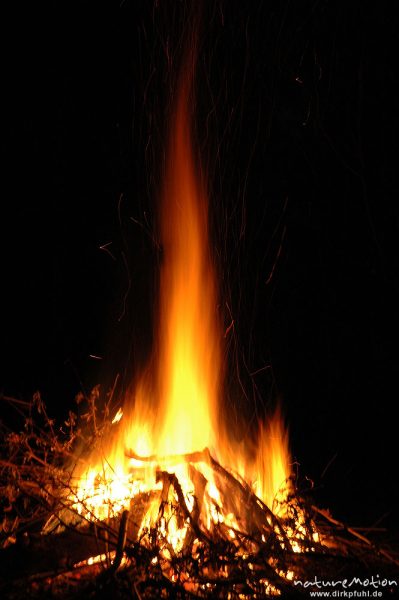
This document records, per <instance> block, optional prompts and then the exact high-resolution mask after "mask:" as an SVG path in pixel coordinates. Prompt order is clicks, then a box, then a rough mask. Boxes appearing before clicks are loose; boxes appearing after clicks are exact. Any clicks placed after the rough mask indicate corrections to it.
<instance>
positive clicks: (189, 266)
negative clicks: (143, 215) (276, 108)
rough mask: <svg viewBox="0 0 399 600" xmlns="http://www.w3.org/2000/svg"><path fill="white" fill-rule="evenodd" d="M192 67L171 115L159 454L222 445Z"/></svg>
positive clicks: (164, 214)
mask: <svg viewBox="0 0 399 600" xmlns="http://www.w3.org/2000/svg"><path fill="white" fill-rule="evenodd" d="M191 88H192V73H191V72H190V69H189V68H188V69H186V73H185V76H184V77H183V80H182V84H181V87H180V93H179V97H178V101H177V107H176V112H175V114H174V115H173V118H172V121H171V131H170V139H169V148H168V154H167V157H168V158H167V166H166V175H165V181H164V186H163V194H162V211H161V214H162V241H163V250H164V262H163V265H162V272H161V312H160V327H159V346H160V360H159V366H158V369H159V375H158V377H159V391H160V398H161V415H162V423H163V427H162V435H161V438H160V444H159V446H158V453H161V454H170V453H172V452H173V453H183V452H192V451H195V450H198V449H202V448H203V447H205V446H208V447H212V448H215V445H216V439H215V434H214V431H215V429H214V428H215V419H216V414H217V403H218V394H219V386H220V381H219V379H220V372H221V366H220V365H221V361H220V344H221V339H222V335H221V330H220V325H219V322H218V318H217V312H216V309H217V294H216V284H215V276H214V270H213V266H212V263H211V253H210V249H209V235H208V199H207V195H206V192H205V185H204V182H203V180H202V179H201V177H199V176H198V173H197V171H196V169H195V166H194V165H195V160H196V159H195V157H194V153H193V148H192V143H191V139H192V135H191V118H190V114H189V104H190V91H191Z"/></svg>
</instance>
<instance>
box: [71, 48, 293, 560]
mask: <svg viewBox="0 0 399 600" xmlns="http://www.w3.org/2000/svg"><path fill="white" fill-rule="evenodd" d="M193 74H194V58H193V54H192V55H190V59H189V60H188V61H187V62H186V66H185V68H184V69H183V70H182V76H181V78H180V84H179V88H178V95H177V99H176V103H175V109H174V111H173V114H172V116H171V119H170V124H169V138H168V146H167V159H166V165H165V174H164V180H163V185H162V189H161V197H160V205H161V206H160V217H161V232H160V233H161V240H162V246H163V255H162V265H161V275H160V277H161V281H160V302H159V315H158V323H157V334H156V341H157V353H156V355H154V357H153V358H154V360H153V362H152V363H151V366H152V367H153V370H151V369H149V371H148V372H147V374H146V376H143V377H142V379H141V381H139V383H138V385H137V386H136V390H135V394H134V396H135V398H134V402H131V399H130V398H128V399H127V402H126V405H127V406H125V407H124V414H123V417H122V414H121V413H120V412H118V414H117V415H115V417H114V419H113V425H112V428H113V435H111V436H109V437H108V438H106V439H105V440H104V443H103V447H102V448H101V449H98V448H97V449H96V451H95V452H93V453H92V456H91V457H90V458H89V468H86V469H83V472H81V473H79V474H77V475H78V480H79V483H78V485H77V488H76V490H75V491H74V493H73V495H72V497H71V503H72V506H73V507H74V508H77V510H78V511H79V512H81V513H84V514H85V515H86V518H91V517H92V516H95V517H97V518H106V517H107V516H110V513H112V514H115V512H117V511H120V510H121V509H122V508H123V507H129V506H130V502H131V500H132V498H134V497H135V496H136V495H137V494H140V493H141V492H148V491H150V492H152V493H153V496H154V499H153V500H152V501H151V503H150V506H149V508H148V510H147V511H146V513H145V515H144V516H143V518H142V520H141V528H140V531H142V530H144V529H146V528H147V529H150V528H151V527H153V526H154V523H158V525H157V526H159V527H161V525H160V520H159V512H160V502H161V503H162V506H163V504H164V503H165V500H167V499H168V498H169V497H170V494H172V496H173V493H172V492H170V490H169V491H165V489H166V490H168V489H169V488H168V487H167V486H166V488H163V487H162V486H163V484H162V482H161V481H160V480H159V477H157V468H158V475H159V472H160V471H163V472H165V471H167V472H168V473H169V474H171V473H173V474H175V475H176V476H177V477H178V480H179V482H180V485H181V489H182V490H183V493H184V495H185V499H186V501H187V505H188V506H189V510H194V508H193V507H194V506H195V505H196V500H195V498H196V497H197V496H198V495H199V493H201V494H202V496H203V499H204V501H203V502H201V503H200V504H201V508H199V506H200V505H199V504H198V505H197V508H196V509H195V510H199V511H202V512H201V515H200V516H201V522H202V523H203V526H204V527H206V528H210V527H212V523H213V524H215V523H219V522H222V521H223V522H224V523H225V524H227V523H229V524H230V525H233V526H234V527H237V528H238V527H239V525H238V521H237V520H236V517H237V518H238V520H240V515H236V514H233V512H234V511H235V510H236V508H237V507H239V505H240V503H239V502H238V500H237V501H236V500H232V499H231V498H229V499H226V496H225V497H224V498H225V499H224V500H223V493H225V492H223V493H222V490H220V489H218V487H217V478H216V479H215V478H214V477H213V473H212V469H211V468H210V461H209V458H208V459H207V456H208V457H209V454H207V453H206V452H201V450H203V449H204V448H208V449H209V450H210V451H211V453H212V454H213V453H215V454H216V456H217V457H218V458H219V459H220V458H222V459H223V462H224V464H225V466H226V467H227V468H229V469H230V471H234V472H235V473H236V474H238V475H237V476H238V478H239V479H240V480H241V481H243V480H245V482H246V483H245V485H247V486H249V487H251V486H252V489H253V490H254V491H255V492H256V494H257V495H258V496H259V498H261V499H263V501H264V502H265V503H266V504H267V505H268V506H269V508H271V509H272V508H273V503H274V501H275V500H277V503H279V502H281V501H282V500H284V494H283V495H282V496H281V495H278V490H279V489H280V487H281V486H282V485H284V482H285V481H286V479H287V478H288V476H289V474H290V467H289V452H288V439H287V434H286V432H285V429H284V426H283V422H282V420H281V417H280V415H279V414H276V415H275V417H274V418H273V419H272V421H271V423H270V425H269V426H268V427H262V426H261V428H260V434H259V439H258V448H257V450H256V451H254V444H253V442H252V441H248V440H247V441H244V442H243V443H241V444H240V445H237V443H236V442H235V441H234V440H231V439H230V440H229V435H228V428H227V426H226V423H224V424H220V423H218V422H217V421H218V418H219V396H220V388H221V380H222V375H221V374H222V366H221V365H222V361H221V343H222V339H223V336H222V335H221V326H220V322H219V318H218V314H217V306H218V293H217V285H216V276H215V267H214V265H213V263H212V257H211V250H210V232H209V223H208V196H207V193H206V184H205V180H204V178H203V175H202V172H201V169H200V168H199V167H198V165H199V160H198V157H197V156H196V154H195V151H194V149H193V143H192V140H193V125H192V116H193V115H192V114H191V113H192V106H193V102H192V95H193ZM154 365H155V368H154ZM149 382H150V383H149ZM221 427H222V429H221ZM126 450H129V451H128V452H127V453H126ZM190 453H196V456H197V458H196V459H195V462H196V468H197V469H199V473H200V476H199V478H198V473H197V480H196V482H194V481H193V477H192V472H193V469H190V465H188V464H187V462H186V461H188V460H191V459H188V458H187V455H188V454H190ZM173 455H174V458H173ZM177 455H179V456H180V457H181V461H180V463H179V460H176V456H177ZM182 455H185V458H184V457H182ZM255 456H256V458H255ZM198 457H199V458H198ZM198 463H200V464H201V466H199V464H198ZM157 465H158V467H157ZM194 471H195V469H194ZM190 473H191V474H190ZM238 485H239V486H240V485H241V484H238ZM198 486H199V488H200V489H198ZM240 489H241V488H240ZM242 489H244V488H242ZM246 489H247V490H248V489H249V488H248V487H247V488H246ZM201 490H202V492H201ZM160 494H161V496H160ZM165 495H166V496H165ZM164 496H165V497H164ZM189 498H191V500H190V499H189ZM190 507H191V508H190ZM229 507H230V508H229ZM163 510H164V509H162V512H163ZM232 511H233V512H232ZM172 512H173V511H172ZM88 515H89V517H88ZM200 516H198V518H200ZM173 523H174V525H173ZM162 527H164V528H165V522H163V525H162ZM162 527H161V528H162ZM173 528H174V533H173V535H172V529H173ZM167 529H168V533H167V534H165V535H167V536H168V541H169V543H170V544H172V546H173V547H174V548H181V545H182V544H183V543H185V542H184V539H185V534H186V529H185V528H184V527H181V525H178V524H177V521H176V517H175V516H173V515H172V516H171V517H170V519H169V522H168V527H167ZM233 536H234V534H233Z"/></svg>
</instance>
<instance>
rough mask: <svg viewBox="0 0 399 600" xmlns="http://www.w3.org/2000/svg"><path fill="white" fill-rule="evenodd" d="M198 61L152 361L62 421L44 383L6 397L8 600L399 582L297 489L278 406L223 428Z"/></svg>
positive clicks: (292, 592)
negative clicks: (125, 386) (12, 411)
mask: <svg viewBox="0 0 399 600" xmlns="http://www.w3.org/2000/svg"><path fill="white" fill-rule="evenodd" d="M194 66H195V56H194V53H189V58H188V59H186V62H185V64H184V65H183V67H182V68H181V73H180V77H179V82H178V87H177V91H176V94H175V105H174V110H173V114H172V117H171V119H170V122H169V132H168V139H169V143H168V152H167V159H166V167H165V173H164V180H163V183H162V186H161V191H160V211H159V215H160V239H161V243H162V251H163V257H162V265H161V273H160V299H159V306H158V315H157V328H156V340H155V343H154V346H155V350H154V353H153V356H152V359H151V361H150V364H149V366H148V368H147V369H146V371H145V373H144V374H143V375H142V376H141V377H139V378H138V379H137V381H136V382H135V384H134V386H132V390H131V392H130V393H129V394H127V395H126V397H125V398H123V399H121V398H119V395H118V393H117V390H118V379H116V380H115V385H114V387H113V389H112V390H111V391H110V392H108V393H106V394H103V393H102V392H101V390H100V388H99V387H97V388H95V389H94V390H93V391H92V393H91V394H90V395H89V397H86V398H84V397H79V398H77V403H78V407H77V408H75V409H74V411H71V412H70V413H69V415H68V418H66V419H65V422H64V423H63V424H62V426H61V427H60V426H56V425H55V423H54V422H53V421H52V419H51V418H50V416H49V415H48V414H47V411H46V407H45V406H44V403H43V402H42V400H41V398H40V395H39V394H36V395H35V396H34V398H33V400H32V402H23V401H20V400H15V399H13V398H7V397H3V401H8V402H9V403H11V404H12V405H13V406H14V407H15V408H16V409H17V410H19V411H20V413H21V415H22V417H23V428H22V429H21V430H20V431H19V432H18V433H16V432H13V431H9V430H6V429H5V428H4V430H3V432H2V433H3V448H2V456H3V458H2V460H1V463H0V465H1V486H2V488H1V497H2V502H3V511H4V516H3V521H2V527H1V538H0V543H1V546H2V550H1V560H0V571H1V572H2V579H3V581H4V582H5V583H3V584H2V587H1V588H0V594H1V596H2V597H10V598H18V597H38V598H40V597H43V595H45V594H47V595H49V596H51V597H60V598H64V597H73V596H74V595H76V596H82V597H85V598H89V597H96V596H98V595H100V594H103V596H102V597H110V596H111V595H112V596H114V597H129V598H138V599H141V598H142V599H144V598H171V597H173V598H228V599H233V598H237V599H238V598H240V599H242V600H244V599H245V600H246V599H250V598H265V597H270V596H279V595H280V596H281V595H282V596H283V597H290V596H291V597H298V596H300V595H301V594H302V593H307V590H306V589H305V586H304V582H306V581H308V582H309V580H311V579H313V578H314V575H315V573H317V574H318V577H322V576H324V577H325V578H327V579H328V578H330V579H331V577H332V576H333V575H335V574H336V573H338V572H339V573H340V579H343V578H344V577H343V575H342V574H344V575H345V574H349V573H353V575H356V577H358V578H359V577H361V573H362V572H366V571H365V567H367V566H368V567H369V566H370V565H372V566H373V568H375V569H376V571H375V573H376V575H377V573H378V574H379V575H378V576H379V577H380V583H381V586H385V587H386V590H396V582H395V580H394V577H393V574H394V572H395V570H396V569H397V567H398V565H399V563H398V562H397V559H396V557H395V556H394V555H393V554H391V553H390V552H389V551H388V550H387V549H386V548H384V547H381V546H380V547H377V545H376V544H375V543H374V542H373V541H371V540H369V539H368V538H367V537H365V535H364V534H363V533H362V532H361V531H359V530H355V529H351V528H349V527H345V526H344V525H343V524H342V523H339V522H338V521H336V520H335V519H334V518H333V517H332V516H331V515H330V513H329V512H328V511H327V510H322V509H319V508H317V507H315V506H314V505H312V502H311V498H310V496H309V495H308V494H306V493H304V491H303V490H301V489H300V486H299V484H298V480H297V478H296V476H295V474H294V472H293V467H292V460H291V457H290V451H289V445H288V434H287V429H286V426H285V423H284V420H283V417H282V413H281V410H280V409H279V408H277V409H276V410H275V412H274V413H273V414H271V415H269V418H268V419H267V420H266V421H265V422H260V423H259V424H258V430H257V432H255V433H254V434H253V435H251V437H250V439H249V436H247V437H244V438H242V439H240V440H237V439H236V436H235V435H233V433H232V432H231V430H230V427H229V419H228V415H226V413H227V412H228V411H227V409H226V406H227V403H226V402H225V401H224V398H223V393H224V390H223V365H222V355H223V347H222V340H223V339H224V336H223V330H222V326H221V323H220V318H219V316H218V309H217V307H218V303H219V302H220V298H219V292H218V287H217V273H216V267H215V264H214V261H213V258H212V249H211V243H210V235H209V224H208V202H209V199H208V193H207V182H206V180H205V177H204V174H203V171H202V169H201V168H200V167H199V165H200V160H199V155H198V153H197V152H196V150H195V147H194V144H193V135H192V114H191V110H190V107H191V106H192V105H193V103H192V94H193V89H194V86H193V79H194V70H195V69H194ZM82 407H84V409H83V410H82ZM78 411H79V412H80V415H79V417H78V416H77V413H78ZM243 425H244V424H243ZM243 429H245V428H244V427H243ZM383 573H385V574H386V575H384V577H386V580H385V579H384V580H383V579H382V574H383ZM348 576H349V575H348ZM385 581H386V582H387V583H386V584H385V583H384V582H385ZM314 585H317V583H316V582H315V583H314ZM46 597H47V596H46Z"/></svg>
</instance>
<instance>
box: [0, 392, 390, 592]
mask: <svg viewBox="0 0 399 600" xmlns="http://www.w3.org/2000/svg"><path fill="white" fill-rule="evenodd" d="M95 397H97V394H95ZM28 406H29V409H28V412H29V416H27V418H26V421H25V427H24V429H23V431H22V432H21V433H18V434H16V433H13V432H6V431H3V433H4V436H3V437H4V440H5V445H4V446H3V448H2V457H3V459H2V462H1V484H2V500H3V505H4V518H3V522H2V531H1V545H2V548H3V549H2V550H1V560H0V573H1V576H2V577H1V579H2V580H3V581H4V583H3V584H2V587H1V588H0V591H1V593H2V597H10V598H11V597H12V598H19V597H24V598H26V597H41V594H43V593H44V592H45V591H46V593H49V591H52V593H53V595H54V597H60V598H63V597H64V595H65V592H64V591H62V590H64V589H65V586H67V588H68V589H69V590H70V591H71V593H72V592H73V591H74V590H75V592H76V593H77V594H88V595H89V596H90V595H95V593H97V592H98V591H99V589H104V587H105V588H106V589H109V590H113V591H112V593H113V594H114V593H118V594H119V596H118V597H124V595H123V594H124V593H125V592H124V590H129V593H130V596H129V597H131V595H132V594H133V597H137V598H155V597H158V598H159V597H181V598H183V597H199V598H201V597H202V598H242V599H245V598H262V597H269V596H273V595H277V594H280V595H281V594H283V596H284V597H290V596H292V597H298V594H299V592H298V588H296V587H295V581H298V580H303V579H305V578H309V574H310V573H315V572H317V573H318V574H319V575H320V576H321V575H322V574H324V576H325V577H327V576H330V577H331V576H333V575H334V574H335V573H336V572H338V571H339V572H340V573H341V575H340V577H341V578H342V573H353V574H355V575H356V576H360V575H361V573H362V572H365V568H369V567H370V565H372V566H373V568H375V569H377V570H378V572H379V573H380V574H382V573H386V574H387V576H388V574H390V576H391V577H393V575H394V573H395V570H396V569H397V566H398V562H397V560H396V559H395V556H393V555H392V554H391V553H390V552H388V550H387V549H386V548H378V547H377V546H376V545H374V543H373V542H372V541H371V540H369V539H368V538H367V537H365V535H363V534H362V533H361V532H358V531H356V530H353V529H350V528H346V527H344V525H343V524H342V523H340V522H338V521H336V520H334V519H333V517H331V515H330V514H329V513H328V511H323V510H321V509H318V508H317V507H314V506H312V505H311V503H310V502H308V501H307V500H304V499H302V498H301V497H300V496H299V494H298V492H297V490H296V488H295V485H294V482H292V484H291V487H290V489H291V492H290V494H289V495H288V496H286V497H285V500H284V502H283V504H282V505H281V506H279V507H277V506H275V507H274V512H273V511H272V510H270V508H269V507H267V505H266V504H265V503H264V502H263V501H262V500H261V499H260V498H259V497H258V496H257V495H256V493H255V492H254V490H253V488H252V487H251V486H250V484H248V483H247V482H245V481H243V480H242V479H241V478H240V476H239V475H238V474H233V473H232V472H231V471H230V470H228V469H226V468H225V467H223V466H222V465H220V464H219V463H218V462H217V461H216V460H215V459H214V458H213V457H212V455H211V453H210V452H209V450H208V449H205V450H203V451H201V452H194V453H188V454H183V455H172V456H164V457H158V458H157V457H155V456H147V457H140V456H139V455H137V454H136V453H133V452H127V454H128V455H129V460H134V461H135V463H138V464H140V463H141V466H142V469H141V475H142V476H144V475H143V474H144V473H145V472H146V468H145V467H147V468H148V464H153V465H154V469H155V480H154V488H153V489H152V490H150V491H137V490H138V488H137V487H134V486H132V488H131V489H132V496H131V497H130V498H129V499H128V503H127V507H128V508H125V509H122V510H121V511H119V512H117V510H115V507H116V508H117V507H118V503H113V502H112V499H110V498H109V499H108V500H105V501H104V507H103V510H102V511H101V512H100V513H99V514H100V515H101V518H99V517H96V515H95V514H94V513H93V505H92V504H91V498H90V493H91V492H92V491H91V490H88V494H87V496H86V497H84V498H81V500H80V502H81V505H78V504H77V502H76V493H77V487H76V486H77V483H76V482H75V480H74V479H73V477H71V469H70V468H65V467H63V466H62V464H63V463H64V464H65V462H66V460H67V459H69V460H70V459H71V456H73V454H74V453H73V452H72V446H70V445H69V444H68V436H65V433H63V432H62V430H56V429H55V426H54V423H52V421H51V419H49V418H48V417H47V413H46V412H45V408H44V406H43V403H42V402H41V401H40V397H38V396H36V397H35V400H34V402H32V404H31V405H28ZM109 408H110V407H109V406H106V408H105V410H104V415H107V418H108V421H107V420H106V419H105V418H103V419H100V418H99V416H100V411H98V410H96V411H95V412H96V415H97V428H96V432H95V433H93V435H91V436H84V435H83V433H82V430H80V428H79V426H78V423H76V424H75V426H74V428H73V430H71V431H70V432H69V435H71V437H72V439H73V440H74V443H75V444H76V443H77V442H79V444H80V445H81V446H82V445H84V446H85V447H86V449H87V448H89V447H93V444H94V445H95V447H96V448H97V449H99V448H101V444H102V443H103V436H108V435H109V431H110V429H111V428H113V427H114V425H112V424H111V420H110V418H109ZM94 409H95V405H94V402H93V404H92V410H94ZM40 419H41V420H42V424H40ZM90 423H93V421H92V419H90ZM86 460H87V458H85V453H84V452H81V454H80V458H79V460H78V463H77V464H80V463H85V461H86ZM182 468H183V469H187V473H188V474H189V478H190V481H191V482H192V494H191V495H190V494H187V493H185V492H184V491H183V487H182V482H181V481H180V480H179V476H178V475H177V474H176V473H178V472H179V469H182ZM202 469H205V470H206V472H207V475H208V477H209V479H207V478H206V477H205V475H204V474H203V471H202ZM137 472H138V470H137V468H136V469H134V470H133V471H132V475H131V476H132V477H134V478H135V477H137ZM180 472H182V473H184V472H185V471H184V470H183V471H180ZM211 476H213V478H214V479H213V482H214V483H213V485H216V486H217V489H218V490H219V495H218V497H217V499H215V497H214V496H213V495H212V489H211V488H212V486H210V481H211ZM132 481H133V480H132ZM6 502H7V503H8V504H6ZM105 509H106V510H107V511H108V513H109V516H108V518H104V517H103V514H104V512H105ZM365 565H366V567H365ZM26 590H27V591H26ZM57 590H58V591H57ZM116 590H117V591H116ZM126 594H128V592H126Z"/></svg>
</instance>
